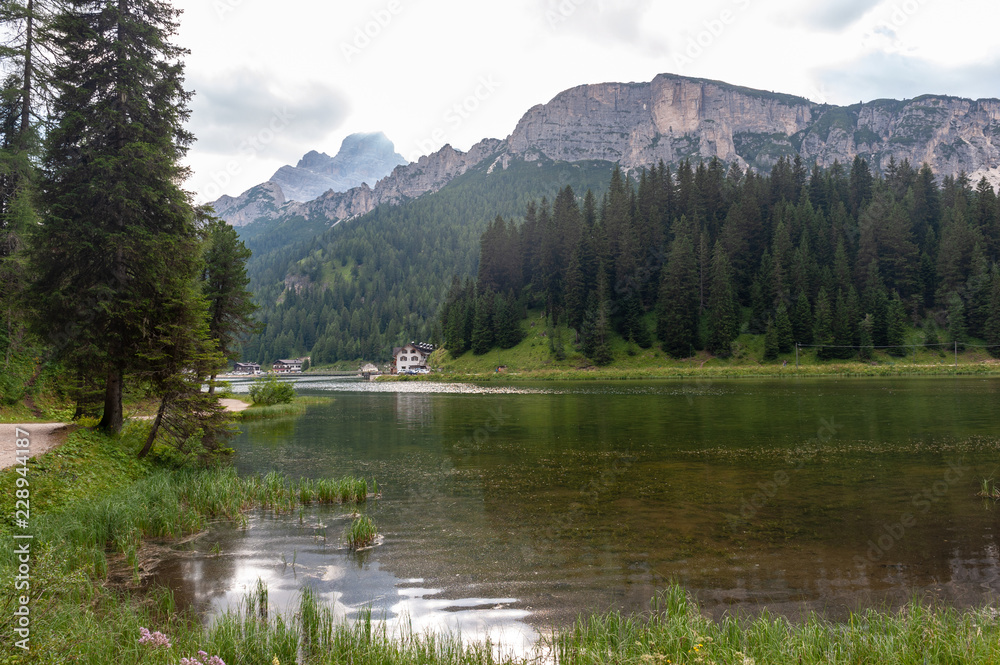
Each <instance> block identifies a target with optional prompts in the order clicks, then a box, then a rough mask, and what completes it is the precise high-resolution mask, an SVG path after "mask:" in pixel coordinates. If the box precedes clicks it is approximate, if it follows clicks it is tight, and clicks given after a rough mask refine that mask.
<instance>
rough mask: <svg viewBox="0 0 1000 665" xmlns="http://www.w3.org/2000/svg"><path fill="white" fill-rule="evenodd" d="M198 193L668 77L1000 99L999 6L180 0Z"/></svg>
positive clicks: (468, 135) (822, 96)
mask: <svg viewBox="0 0 1000 665" xmlns="http://www.w3.org/2000/svg"><path fill="white" fill-rule="evenodd" d="M176 6H178V7H179V8H180V9H183V10H184V14H183V16H182V18H181V28H180V34H179V38H178V39H179V41H180V43H181V44H182V45H183V46H186V47H187V48H189V49H190V50H191V55H190V57H189V58H188V60H187V79H188V87H189V88H191V89H193V90H194V91H195V93H196V94H195V98H194V101H193V102H192V112H193V113H192V118H191V123H190V128H191V130H192V131H193V132H194V133H195V135H196V136H197V139H198V141H197V143H196V144H195V146H194V147H193V149H192V150H191V152H190V153H189V162H190V164H191V166H192V168H193V169H194V176H193V177H192V179H191V181H190V182H189V183H188V187H189V189H191V190H192V191H194V192H195V193H196V195H197V197H198V199H199V200H202V201H204V200H214V199H215V198H217V197H218V195H219V194H221V193H226V194H232V195H235V194H239V193H240V192H242V191H244V190H245V189H247V188H249V187H252V186H253V185H256V184H258V183H260V182H263V181H265V180H267V179H268V178H269V177H270V176H271V174H272V173H273V172H274V171H275V170H276V169H277V168H278V167H280V166H281V165H283V164H295V163H296V162H297V161H298V160H299V158H300V157H301V156H302V155H303V154H305V153H306V152H308V151H309V150H314V149H315V150H319V151H322V152H326V153H328V154H330V155H333V154H335V153H336V151H337V150H338V149H339V147H340V142H341V141H342V140H343V138H344V137H345V136H347V135H348V134H351V133H354V132H367V131H383V132H385V133H386V135H387V136H388V137H389V138H390V139H391V140H392V141H393V142H394V143H395V144H396V149H397V152H399V153H400V154H402V155H403V156H404V157H406V158H407V159H410V160H413V159H416V158H417V157H418V156H420V155H422V154H426V153H428V152H433V151H434V150H437V149H438V148H440V147H441V146H442V145H444V144H445V143H450V144H452V145H453V146H454V147H456V148H458V149H460V150H467V149H468V148H469V147H470V146H471V145H472V144H474V143H476V142H477V141H479V140H480V139H482V138H485V137H495V138H504V137H506V136H507V135H508V134H509V133H510V132H511V130H512V129H513V128H514V126H515V124H516V123H517V121H518V119H519V118H520V117H521V115H522V114H523V113H524V112H525V111H527V110H528V109H529V108H530V107H532V106H533V105H535V104H540V103H545V102H547V101H549V100H550V99H552V97H554V96H555V95H556V94H558V93H559V92H560V91H562V90H565V89H567V88H570V87H573V86H576V85H580V84H584V83H601V82H606V81H649V80H651V79H652V78H653V77H654V76H656V75H657V74H659V73H674V74H683V75H687V76H696V77H704V78H712V79H718V80H722V81H726V82H729V83H733V84H737V85H743V86H748V87H753V88H760V89H764V90H774V91H778V92H786V93H791V94H795V95H800V96H802V97H806V98H809V99H811V100H813V101H817V102H828V103H832V104H853V103H856V102H858V101H862V100H863V101H868V100H871V99H876V98H879V97H894V98H909V97H914V96H917V95H920V94H924V93H937V94H949V95H956V96H960V97H972V98H980V97H1000V39H997V38H996V36H995V35H996V29H997V25H1000V4H998V3H996V2H995V0H951V1H950V2H945V0H922V1H921V0H885V1H879V0H818V1H813V2H801V1H800V2H792V1H791V0H717V1H711V0H709V1H705V2H700V3H692V2H675V1H673V0H670V1H653V0H505V1H504V2H477V1H475V0H350V1H346V0H284V2H281V3H275V2H273V0H178V2H177V3H176Z"/></svg>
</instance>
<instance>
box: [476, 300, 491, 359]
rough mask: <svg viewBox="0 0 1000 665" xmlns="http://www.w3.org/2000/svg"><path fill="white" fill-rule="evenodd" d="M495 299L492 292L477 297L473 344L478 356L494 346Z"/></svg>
mask: <svg viewBox="0 0 1000 665" xmlns="http://www.w3.org/2000/svg"><path fill="white" fill-rule="evenodd" d="M493 301H494V295H493V294H492V293H483V294H481V295H480V296H479V297H477V298H476V305H475V314H474V318H473V324H472V345H471V346H472V352H473V353H474V354H476V355H477V356H481V355H483V354H484V353H486V352H487V351H489V350H490V349H492V348H493V342H494V339H493Z"/></svg>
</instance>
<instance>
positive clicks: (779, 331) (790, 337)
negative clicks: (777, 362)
mask: <svg viewBox="0 0 1000 665" xmlns="http://www.w3.org/2000/svg"><path fill="white" fill-rule="evenodd" d="M774 332H775V335H776V338H777V343H778V353H788V352H790V351H791V350H792V348H793V347H794V346H795V336H794V333H793V332H792V321H791V319H790V318H789V316H788V308H787V307H785V303H781V304H780V305H778V313H777V314H776V315H775V320H774Z"/></svg>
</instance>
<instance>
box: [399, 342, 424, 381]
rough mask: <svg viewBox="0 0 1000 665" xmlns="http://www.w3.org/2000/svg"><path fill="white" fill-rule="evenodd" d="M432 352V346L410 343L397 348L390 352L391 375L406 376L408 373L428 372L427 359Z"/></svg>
mask: <svg viewBox="0 0 1000 665" xmlns="http://www.w3.org/2000/svg"><path fill="white" fill-rule="evenodd" d="M433 351H434V345H433V344H424V343H422V342H410V343H409V344H407V345H406V346H397V347H396V348H394V349H393V350H392V373H393V374H407V373H410V372H415V371H420V372H426V371H429V370H428V368H427V359H428V358H430V356H431V353H432V352H433Z"/></svg>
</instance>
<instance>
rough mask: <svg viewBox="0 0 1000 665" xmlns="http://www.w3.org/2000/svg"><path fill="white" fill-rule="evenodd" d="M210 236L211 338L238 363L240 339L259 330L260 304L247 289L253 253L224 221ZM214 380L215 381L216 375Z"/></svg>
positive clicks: (205, 284)
mask: <svg viewBox="0 0 1000 665" xmlns="http://www.w3.org/2000/svg"><path fill="white" fill-rule="evenodd" d="M206 235H207V236H208V248H207V250H206V252H205V267H204V269H203V272H202V292H203V294H204V297H205V299H206V300H207V301H208V336H209V338H210V339H212V340H214V341H215V343H216V346H217V348H218V350H219V352H220V353H221V354H222V356H223V357H224V358H225V359H226V360H227V361H234V360H237V359H238V358H239V357H240V355H239V354H240V348H239V343H240V339H241V338H242V337H243V336H244V335H246V334H248V333H250V332H252V331H254V330H256V328H257V326H256V324H255V322H254V320H253V315H254V312H256V311H257V305H255V304H254V302H253V294H252V293H250V291H249V290H248V289H247V285H248V284H249V283H250V279H249V278H248V277H247V271H246V261H247V259H249V258H250V250H248V249H247V248H246V246H245V245H244V244H243V242H242V241H241V240H240V239H239V236H237V234H236V229H234V228H233V227H231V226H230V225H229V224H227V223H226V222H224V221H222V220H221V219H215V220H212V221H210V222H209V224H208V227H207V229H206ZM312 346H313V345H312V344H309V345H308V347H309V348H312ZM211 378H212V379H213V381H214V379H215V376H214V374H213V375H212V377H211ZM214 388H215V386H214V384H213V382H210V383H209V392H210V393H211V392H215V391H214Z"/></svg>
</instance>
